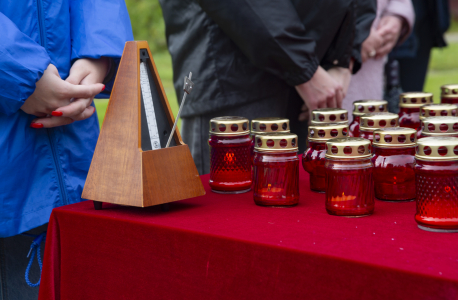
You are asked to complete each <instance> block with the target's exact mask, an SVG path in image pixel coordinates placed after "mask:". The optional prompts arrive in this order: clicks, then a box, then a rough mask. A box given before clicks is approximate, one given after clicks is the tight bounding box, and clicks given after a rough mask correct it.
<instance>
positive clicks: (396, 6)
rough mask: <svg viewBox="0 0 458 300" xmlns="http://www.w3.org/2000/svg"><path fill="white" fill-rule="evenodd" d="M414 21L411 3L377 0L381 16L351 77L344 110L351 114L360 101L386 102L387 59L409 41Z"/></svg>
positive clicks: (373, 26) (378, 12) (408, 0)
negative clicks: (380, 100)
mask: <svg viewBox="0 0 458 300" xmlns="http://www.w3.org/2000/svg"><path fill="white" fill-rule="evenodd" d="M414 21H415V14H414V10H413V6H412V3H411V0H378V1H377V17H376V19H375V21H374V23H372V28H371V33H370V35H369V37H368V38H367V39H366V40H365V41H364V42H363V45H362V49H361V56H362V60H363V65H362V67H361V70H360V71H359V72H358V74H355V75H353V76H352V78H351V82H350V87H349V89H348V93H347V96H346V97H345V99H344V101H343V106H342V108H344V109H346V110H348V111H349V112H351V111H353V102H354V101H356V100H363V99H383V92H384V71H385V63H386V61H387V56H388V54H389V53H390V52H391V50H392V49H393V48H394V47H395V46H396V45H400V44H402V43H403V42H404V41H405V40H406V39H407V37H408V36H409V34H410V33H411V32H412V28H413V24H414Z"/></svg>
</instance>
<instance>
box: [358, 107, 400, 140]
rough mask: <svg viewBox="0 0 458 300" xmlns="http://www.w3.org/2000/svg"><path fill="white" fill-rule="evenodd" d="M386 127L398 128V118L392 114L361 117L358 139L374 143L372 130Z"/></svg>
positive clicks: (374, 114)
mask: <svg viewBox="0 0 458 300" xmlns="http://www.w3.org/2000/svg"><path fill="white" fill-rule="evenodd" d="M387 127H399V117H398V115H397V114H393V113H388V112H386V113H373V114H366V115H363V116H361V125H360V127H359V133H360V137H362V138H364V139H367V140H370V141H371V142H373V141H374V130H376V129H380V128H387Z"/></svg>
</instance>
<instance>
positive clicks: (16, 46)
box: [0, 13, 51, 115]
mask: <svg viewBox="0 0 458 300" xmlns="http://www.w3.org/2000/svg"><path fill="white" fill-rule="evenodd" d="M0 32H1V35H2V37H1V39H0V114H5V115H11V114H13V113H15V112H17V111H18V110H19V109H20V108H21V106H22V104H24V101H25V100H26V99H27V98H28V97H29V96H30V95H31V94H32V93H33V92H34V91H35V84H36V82H37V81H38V80H40V78H41V76H42V75H43V72H44V71H45V70H46V68H47V67H48V65H49V64H50V63H51V59H50V57H49V55H48V53H47V52H46V50H45V49H44V48H43V47H42V46H40V45H39V44H37V43H36V42H35V41H34V40H32V39H30V37H28V36H27V35H25V34H23V33H22V32H21V31H20V30H19V29H18V28H17V27H16V25H15V24H14V23H13V22H12V21H11V20H10V19H9V18H8V17H6V16H5V15H4V14H2V13H0Z"/></svg>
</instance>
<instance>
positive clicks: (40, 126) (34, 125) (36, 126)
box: [30, 123, 43, 128]
mask: <svg viewBox="0 0 458 300" xmlns="http://www.w3.org/2000/svg"><path fill="white" fill-rule="evenodd" d="M30 127H32V128H43V124H41V123H30Z"/></svg>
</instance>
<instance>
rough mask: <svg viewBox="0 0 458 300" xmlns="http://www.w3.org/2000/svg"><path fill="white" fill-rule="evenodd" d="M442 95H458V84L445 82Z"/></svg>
mask: <svg viewBox="0 0 458 300" xmlns="http://www.w3.org/2000/svg"><path fill="white" fill-rule="evenodd" d="M441 96H453V97H458V84H444V85H443V86H441Z"/></svg>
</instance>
